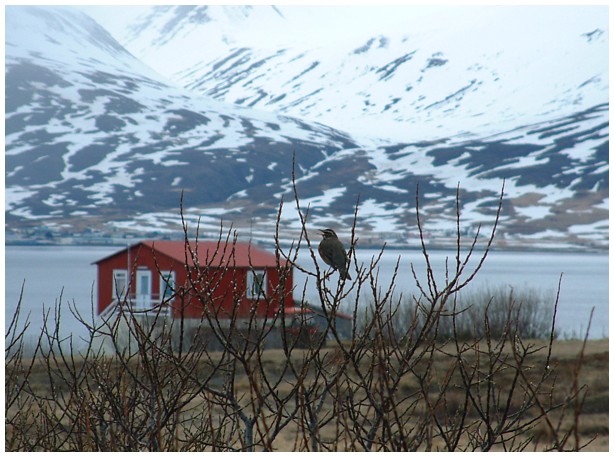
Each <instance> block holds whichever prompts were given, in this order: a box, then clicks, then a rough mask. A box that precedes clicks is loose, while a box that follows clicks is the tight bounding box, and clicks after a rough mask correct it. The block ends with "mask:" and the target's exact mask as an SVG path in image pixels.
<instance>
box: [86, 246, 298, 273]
mask: <svg viewBox="0 0 614 457" xmlns="http://www.w3.org/2000/svg"><path fill="white" fill-rule="evenodd" d="M139 245H141V246H145V247H146V248H147V249H152V250H154V251H156V252H159V253H161V254H164V255H165V256H167V257H170V258H172V259H175V260H177V261H179V262H181V263H185V261H186V253H185V242H184V241H167V240H145V241H141V242H139V243H136V244H133V245H132V246H129V247H127V248H124V249H122V250H121V251H118V252H116V253H114V254H112V255H110V256H107V257H105V258H103V259H100V260H98V261H96V262H94V263H96V264H98V263H101V262H103V261H105V260H106V259H108V258H110V257H114V256H116V255H118V254H120V253H122V252H125V251H127V250H128V249H133V248H135V247H137V246H139ZM190 246H191V249H192V251H193V252H194V254H195V255H197V258H198V264H199V265H200V266H201V267H207V266H209V267H220V266H231V267H232V266H236V267H247V268H249V267H255V268H258V267H275V266H277V259H276V257H275V254H272V253H270V252H268V251H265V250H264V249H262V248H259V247H257V246H255V245H253V244H251V243H241V242H236V243H232V242H228V243H226V242H221V241H199V242H198V243H197V244H196V243H190ZM280 263H281V265H285V264H286V262H285V260H284V259H283V258H282V259H280ZM188 265H191V266H192V265H194V261H193V259H192V258H191V256H190V255H189V254H188Z"/></svg>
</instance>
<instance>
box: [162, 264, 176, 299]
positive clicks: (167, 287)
mask: <svg viewBox="0 0 614 457" xmlns="http://www.w3.org/2000/svg"><path fill="white" fill-rule="evenodd" d="M174 293H175V272H174V271H161V272H160V301H161V302H166V301H168V300H170V299H171V298H172V296H173V294H174Z"/></svg>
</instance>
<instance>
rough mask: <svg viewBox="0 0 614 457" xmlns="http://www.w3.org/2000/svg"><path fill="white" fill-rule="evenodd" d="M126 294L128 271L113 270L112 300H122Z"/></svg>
mask: <svg viewBox="0 0 614 457" xmlns="http://www.w3.org/2000/svg"><path fill="white" fill-rule="evenodd" d="M127 293H128V271H126V270H113V299H115V300H123V299H124V298H125V297H126V294H127Z"/></svg>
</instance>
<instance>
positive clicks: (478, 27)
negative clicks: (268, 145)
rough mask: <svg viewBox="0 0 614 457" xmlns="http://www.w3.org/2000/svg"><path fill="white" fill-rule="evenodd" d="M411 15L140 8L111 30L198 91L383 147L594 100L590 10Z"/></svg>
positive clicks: (599, 77) (603, 61)
mask: <svg viewBox="0 0 614 457" xmlns="http://www.w3.org/2000/svg"><path fill="white" fill-rule="evenodd" d="M389 8H391V7H389ZM423 10H424V8H423V9H420V8H416V7H413V8H412V7H406V8H401V7H396V8H391V9H390V12H389V13H388V14H387V8H386V7H378V8H373V7H372V8H369V7H363V8H360V7H352V8H346V9H345V10H344V9H343V8H336V9H335V8H322V7H320V8H314V7H312V8H303V9H301V8H298V9H297V7H292V6H288V5H285V6H281V7H279V8H272V7H264V6H261V7H239V6H225V7H212V6H193V7H152V8H150V9H147V10H146V12H145V13H143V14H141V15H140V16H137V17H136V18H134V19H133V20H132V21H131V22H130V24H129V25H127V26H125V27H124V28H123V29H122V30H121V31H118V32H117V33H118V35H119V36H120V41H121V42H122V44H124V45H125V46H126V47H127V48H128V49H130V50H131V52H133V53H134V54H135V55H137V56H138V57H139V58H141V59H143V61H145V62H147V63H148V64H149V65H151V66H152V67H154V68H157V69H158V70H159V71H161V72H164V74H165V75H166V76H167V77H169V78H172V79H173V80H175V81H177V82H179V83H180V84H181V85H183V86H185V87H188V88H190V89H194V90H196V91H198V92H200V93H202V94H206V95H209V96H212V97H214V98H216V99H218V100H223V101H226V102H229V103H234V104H239V105H242V106H249V107H254V108H261V109H265V110H268V111H275V112H280V113H284V114H288V115H292V116H297V117H301V118H304V119H317V120H318V121H320V122H324V123H326V124H327V125H331V126H333V127H336V128H340V129H342V130H345V131H349V132H361V133H367V134H370V135H371V136H373V137H378V138H390V139H392V140H395V141H422V140H433V139H437V138H441V137H448V136H454V135H456V134H460V133H465V134H467V133H468V134H472V135H483V134H487V133H488V134H492V133H497V132H500V131H502V130H506V129H511V128H514V127H516V126H517V125H518V123H519V121H520V122H524V123H536V122H542V121H546V120H550V119H553V118H556V117H563V116H568V115H572V114H573V113H575V112H576V111H581V110H583V109H589V108H591V107H593V106H596V105H598V104H600V103H603V102H605V101H607V92H608V38H607V35H608V34H607V28H608V22H607V9H605V8H604V7H592V8H591V7H578V8H575V9H574V8H570V7H560V6H559V7H533V8H517V7H490V8H484V7H482V8H472V7H464V8H451V7H440V8H438V9H437V8H433V9H432V10H428V9H427V10H428V11H431V13H430V14H431V16H430V17H428V18H427V19H429V20H424V21H422V19H423V16H422V15H421V14H420V13H421V12H422V14H425V13H424V11H423ZM350 11H358V12H359V13H357V16H356V17H354V16H352V15H351V13H350ZM360 12H362V14H363V15H364V16H367V15H368V16H367V18H366V19H365V18H364V17H363V18H361V17H360V15H359V14H360ZM372 15H375V17H373V18H372V17H371V16H372ZM395 15H396V16H398V17H397V18H395V17H394V16H395ZM346 16H348V17H347V18H346ZM378 18H379V19H380V20H381V22H378V20H377V19H378ZM361 19H362V20H361ZM393 19H396V20H393ZM350 20H354V21H356V23H352V22H349V21H350ZM350 24H351V26H350ZM271 30H275V33H270V31H271ZM315 30H317V32H315ZM200 43H206V45H205V46H201V45H200ZM189 50H194V51H193V52H189ZM186 51H188V52H186Z"/></svg>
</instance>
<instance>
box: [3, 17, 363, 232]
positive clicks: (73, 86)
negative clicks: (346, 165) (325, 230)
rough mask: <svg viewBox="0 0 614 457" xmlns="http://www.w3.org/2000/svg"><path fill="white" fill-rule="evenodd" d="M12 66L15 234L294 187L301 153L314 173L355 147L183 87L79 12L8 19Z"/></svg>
mask: <svg viewBox="0 0 614 457" xmlns="http://www.w3.org/2000/svg"><path fill="white" fill-rule="evenodd" d="M37 33H38V36H37ZM6 54H7V58H6V88H7V99H6V100H7V101H6V143H7V149H6V154H7V156H6V169H7V176H6V186H7V209H8V210H9V214H8V217H7V221H8V223H9V224H11V223H15V222H17V221H19V220H22V219H24V218H25V219H28V218H30V219H38V218H45V219H46V218H52V219H54V220H62V219H66V220H68V219H70V218H71V217H77V218H78V217H79V216H82V215H84V214H87V215H90V216H93V215H96V216H101V217H102V216H104V217H108V218H110V219H114V218H117V217H123V218H130V217H132V216H134V215H138V214H141V213H143V212H148V211H153V210H169V209H171V208H175V209H176V208H177V206H178V203H179V194H180V192H181V191H182V190H185V192H186V193H187V194H188V198H187V201H188V202H189V203H190V204H191V205H204V204H209V203H211V202H216V204H217V203H218V202H224V201H225V199H226V198H228V197H229V196H231V195H233V194H234V193H237V192H240V191H243V190H244V189H245V188H246V187H250V186H251V187H259V186H264V185H266V184H267V183H269V182H270V181H278V180H280V179H282V178H283V177H287V176H288V175H289V169H290V165H291V163H290V161H288V160H286V158H287V157H288V154H289V153H290V152H291V151H292V150H296V151H297V163H298V165H299V166H300V167H305V168H308V167H309V166H312V165H313V164H314V163H317V162H318V161H320V160H322V159H323V158H324V157H326V155H327V154H329V153H330V152H331V151H334V150H337V149H340V148H346V147H356V145H355V144H354V143H352V141H351V140H350V138H349V137H348V136H346V135H344V134H342V133H340V132H337V131H334V130H332V129H329V128H327V127H325V126H322V125H315V124H311V125H310V124H306V123H304V122H302V121H299V120H295V119H291V118H287V117H281V116H276V115H272V114H269V113H264V112H254V111H250V110H246V109H241V108H236V107H233V106H229V105H225V104H223V103H219V102H216V101H214V100H211V99H206V98H203V97H194V96H193V95H192V94H189V93H188V92H186V91H185V90H183V89H180V88H176V87H173V86H171V85H169V84H167V82H165V81H164V79H163V78H161V77H159V76H157V75H155V73H154V72H152V71H151V70H149V69H147V68H146V67H144V66H143V65H142V64H141V63H140V62H139V61H137V60H136V59H134V58H133V57H132V56H130V55H129V54H128V53H127V52H126V51H125V50H123V49H122V48H121V47H120V46H119V45H117V43H116V42H114V41H113V40H112V39H111V38H110V36H108V35H107V34H106V33H105V32H104V30H103V29H101V28H100V27H98V26H97V25H96V24H95V23H94V22H93V21H91V20H90V19H89V18H88V17H86V16H85V15H83V14H82V13H79V14H78V12H76V11H74V10H72V9H69V8H64V9H50V8H22V7H9V8H7V53H6ZM93 56H94V57H93ZM256 156H257V157H256ZM274 164H277V165H276V166H274ZM203 188H204V189H203Z"/></svg>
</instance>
